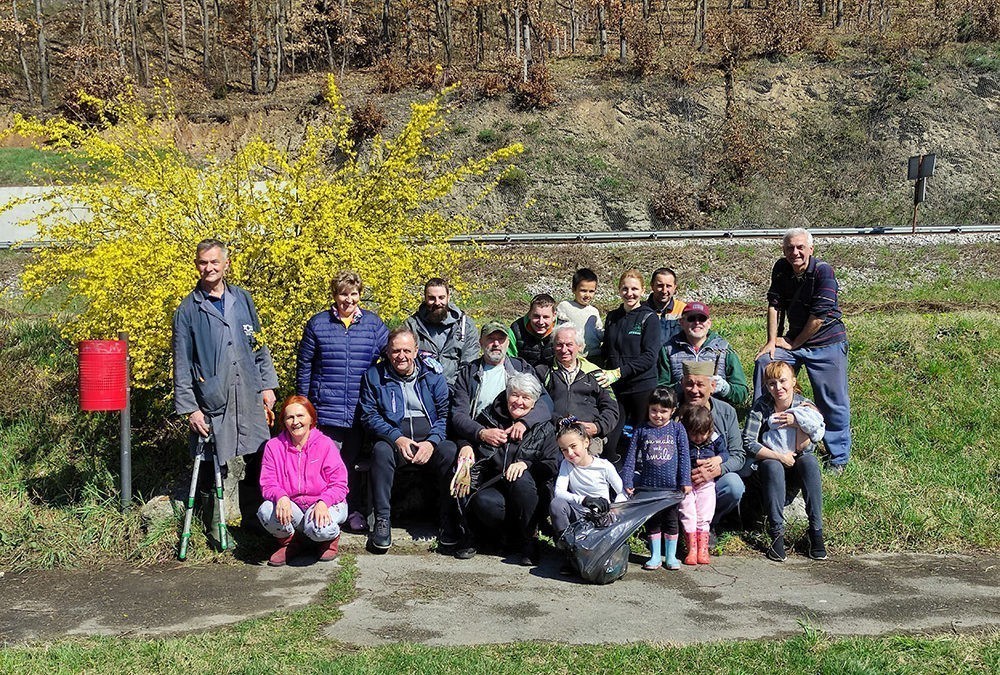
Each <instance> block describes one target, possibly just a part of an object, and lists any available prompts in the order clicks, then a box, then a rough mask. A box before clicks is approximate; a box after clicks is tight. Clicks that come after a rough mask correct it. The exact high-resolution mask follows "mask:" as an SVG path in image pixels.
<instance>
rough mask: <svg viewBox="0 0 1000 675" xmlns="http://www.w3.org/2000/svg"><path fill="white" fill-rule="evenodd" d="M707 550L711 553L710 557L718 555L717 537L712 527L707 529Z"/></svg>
mask: <svg viewBox="0 0 1000 675" xmlns="http://www.w3.org/2000/svg"><path fill="white" fill-rule="evenodd" d="M708 548H709V549H710V550H711V551H712V555H719V554H718V553H717V552H716V549H718V548H719V535H717V534H716V533H715V528H714V527H710V528H709V529H708Z"/></svg>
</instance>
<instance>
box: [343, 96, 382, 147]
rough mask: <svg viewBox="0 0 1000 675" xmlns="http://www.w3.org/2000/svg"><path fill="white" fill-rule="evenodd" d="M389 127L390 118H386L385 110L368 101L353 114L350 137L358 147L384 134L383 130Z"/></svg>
mask: <svg viewBox="0 0 1000 675" xmlns="http://www.w3.org/2000/svg"><path fill="white" fill-rule="evenodd" d="M387 126H389V118H388V117H386V116H385V109H383V108H382V107H381V106H379V105H376V104H375V103H374V102H373V101H371V100H368V101H365V102H364V103H363V104H362V105H361V106H360V107H358V108H355V109H354V112H353V113H351V129H350V132H349V135H350V137H351V140H352V141H353V142H354V145H355V146H358V145H360V144H361V143H363V142H365V141H366V140H368V139H369V138H374V137H375V136H376V135H378V134H380V133H382V130H383V129H385V128H386V127H387Z"/></svg>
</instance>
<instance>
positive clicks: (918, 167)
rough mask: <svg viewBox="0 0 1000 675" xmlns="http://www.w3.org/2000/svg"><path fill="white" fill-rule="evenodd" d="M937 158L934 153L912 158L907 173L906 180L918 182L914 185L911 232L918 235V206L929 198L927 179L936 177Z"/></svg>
mask: <svg viewBox="0 0 1000 675" xmlns="http://www.w3.org/2000/svg"><path fill="white" fill-rule="evenodd" d="M936 159H937V156H936V155H935V154H934V153H930V154H927V155H915V156H913V157H910V161H909V164H908V166H907V171H906V179H907V180H912V181H916V182H915V183H914V184H913V225H912V229H911V232H912V233H913V234H916V233H917V205H918V204H920V203H921V202H922V201H924V200H925V199H926V198H927V179H928V178H931V177H933V176H934V163H935V161H936Z"/></svg>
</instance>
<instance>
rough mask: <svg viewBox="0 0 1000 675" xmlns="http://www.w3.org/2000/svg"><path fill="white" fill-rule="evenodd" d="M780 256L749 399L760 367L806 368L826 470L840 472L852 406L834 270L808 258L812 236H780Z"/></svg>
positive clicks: (793, 232)
mask: <svg viewBox="0 0 1000 675" xmlns="http://www.w3.org/2000/svg"><path fill="white" fill-rule="evenodd" d="M782 250H783V252H784V257H783V258H781V259H780V260H778V261H777V262H776V263H775V264H774V269H773V270H772V271H771V286H770V288H769V289H768V291H767V343H766V344H765V345H764V346H763V347H762V348H761V350H760V352H759V353H758V354H757V361H756V363H755V364H754V373H753V383H754V399H755V400H756V399H757V398H759V397H760V396H762V395H763V394H764V393H765V388H764V386H765V382H764V368H765V367H766V366H767V365H768V364H769V363H771V361H785V362H786V363H788V364H790V365H791V366H792V367H793V368H794V369H795V371H796V372H798V370H799V368H800V367H802V366H805V369H806V374H807V375H808V376H809V382H810V383H811V384H812V388H813V394H814V396H815V399H816V406H817V407H818V408H819V411H820V412H821V413H822V414H823V418H824V419H825V420H826V444H827V449H828V450H829V452H830V459H829V466H830V469H831V471H833V472H834V473H840V472H841V471H843V469H844V466H846V464H847V462H848V460H849V459H850V456H851V404H850V398H849V396H848V391H847V331H846V330H845V328H844V322H843V321H841V312H840V307H839V306H838V305H837V290H838V287H837V278H836V276H835V275H834V273H833V268H832V267H830V265H828V264H827V263H825V262H822V261H820V260H817V259H816V258H814V257H813V238H812V235H811V234H810V233H809V232H808V231H806V230H804V229H801V228H793V229H790V230H788V231H787V232H785V236H784V239H783V240H782Z"/></svg>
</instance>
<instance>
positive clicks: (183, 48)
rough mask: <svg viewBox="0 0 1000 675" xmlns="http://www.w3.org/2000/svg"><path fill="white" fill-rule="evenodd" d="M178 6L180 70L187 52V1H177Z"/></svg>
mask: <svg viewBox="0 0 1000 675" xmlns="http://www.w3.org/2000/svg"><path fill="white" fill-rule="evenodd" d="M178 4H179V5H180V7H181V68H183V67H184V65H183V64H184V61H185V59H187V51H188V36H187V33H188V20H187V7H186V5H187V0H178Z"/></svg>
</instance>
